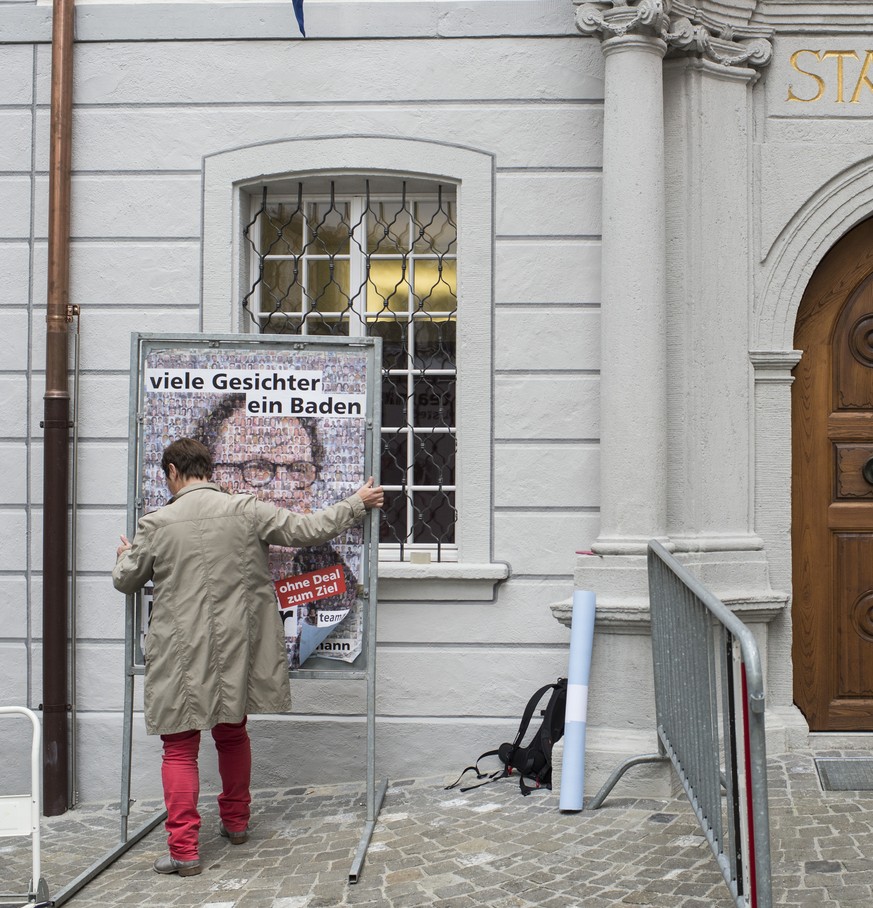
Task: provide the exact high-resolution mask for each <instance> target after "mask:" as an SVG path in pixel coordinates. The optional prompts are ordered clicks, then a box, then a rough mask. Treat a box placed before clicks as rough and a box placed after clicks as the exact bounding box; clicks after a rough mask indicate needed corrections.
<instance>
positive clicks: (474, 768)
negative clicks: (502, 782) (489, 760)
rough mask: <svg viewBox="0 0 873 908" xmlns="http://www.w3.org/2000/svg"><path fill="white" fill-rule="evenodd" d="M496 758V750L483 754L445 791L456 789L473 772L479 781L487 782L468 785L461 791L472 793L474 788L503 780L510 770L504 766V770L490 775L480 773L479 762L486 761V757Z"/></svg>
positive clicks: (498, 770) (447, 786) (497, 770)
mask: <svg viewBox="0 0 873 908" xmlns="http://www.w3.org/2000/svg"><path fill="white" fill-rule="evenodd" d="M496 756H497V751H496V750H486V751H485V753H484V754H482V755H481V756H480V757H479V758H478V759H477V760H476V762H475V763H474V764H473V765H472V766H468V767H467V768H466V769H465V770H464V771H463V772H462V773H461V774H460V775H459V776H458V778H457V779H455V781H454V782H452V784H451V785H446V787H445V788H444V789H443V791H451V790H452V789H453V788H456V787H457V786H458V783H459V782H460V781H461V779H463V778H464V776H465V775H466V774H467V773H468V772H470V771H471V770H472V771H473V772H475V773H476V778H477V779H485V781H484V782H480V783H479V784H478V785H468V786H466V787H465V788H462V789H460V790H461V791H471V790H472V789H474V788H481V787H482V786H483V785H487V784H488V783H489V782H493V781H495V779H502V778H503V777H504V776H508V775H509V772H510V770H509V769H508V768H507V767H506V766H504V767H503V769H496V770H495V771H494V772H490V773H488V772H480V771H479V761H480V760H484V759H485V757H496Z"/></svg>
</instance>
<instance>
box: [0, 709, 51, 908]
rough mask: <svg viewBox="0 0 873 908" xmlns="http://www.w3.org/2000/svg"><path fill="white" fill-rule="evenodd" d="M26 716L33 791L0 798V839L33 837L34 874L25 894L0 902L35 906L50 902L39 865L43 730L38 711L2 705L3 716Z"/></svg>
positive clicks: (0, 898) (9, 894)
mask: <svg viewBox="0 0 873 908" xmlns="http://www.w3.org/2000/svg"><path fill="white" fill-rule="evenodd" d="M13 715H18V716H24V717H25V718H27V719H29V720H30V724H31V739H30V740H31V747H30V791H29V792H28V793H27V794H23V795H3V796H2V797H0V837H5V836H30V838H31V842H32V849H33V852H32V857H33V873H32V875H31V879H30V885H29V887H28V890H27V892H26V893H13V892H2V893H0V902H3V904H9V902H11V901H13V900H14V901H16V902H18V903H21V900H22V899H23V900H25V903H26V904H27V905H34V908H36V905H35V903H36V902H37V901H40V902H41V903H42V904H54V903H53V902H48V885H47V884H46V881H45V879H44V878H43V876H42V873H41V866H40V855H41V852H40V827H39V823H40V812H41V811H40V801H41V791H42V728H41V727H40V724H39V718H38V716H37V715H36V713H35V712H33V711H32V710H30V709H27V707H25V706H0V716H13Z"/></svg>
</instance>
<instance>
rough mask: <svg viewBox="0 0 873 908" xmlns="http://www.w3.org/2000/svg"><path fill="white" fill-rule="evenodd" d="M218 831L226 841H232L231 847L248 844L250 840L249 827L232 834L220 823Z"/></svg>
mask: <svg viewBox="0 0 873 908" xmlns="http://www.w3.org/2000/svg"><path fill="white" fill-rule="evenodd" d="M218 831H219V833H220V834H221V835H222V836H223V837H224V838H225V839H230V844H231V845H242V844H243V842H248V840H249V830H248V827H246V828H245V829H240V831H239V832H231V831H230V830H229V829H225V827H224V823H219V825H218Z"/></svg>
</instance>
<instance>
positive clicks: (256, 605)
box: [112, 482, 365, 735]
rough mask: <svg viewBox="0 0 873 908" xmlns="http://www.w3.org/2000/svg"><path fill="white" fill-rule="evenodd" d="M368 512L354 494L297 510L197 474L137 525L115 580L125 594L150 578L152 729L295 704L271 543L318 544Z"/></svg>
mask: <svg viewBox="0 0 873 908" xmlns="http://www.w3.org/2000/svg"><path fill="white" fill-rule="evenodd" d="M364 513H365V508H364V503H363V502H362V501H361V499H360V497H359V496H358V495H352V496H351V497H350V498H347V499H345V500H344V501H340V502H338V503H337V504H334V505H331V506H330V507H328V508H324V510H321V511H317V512H316V513H314V514H306V515H303V514H295V513H293V512H292V511H288V510H285V509H283V508H276V507H274V506H273V505H271V504H267V503H266V502H263V501H260V500H258V499H257V498H254V497H253V496H251V495H230V494H228V493H226V492H224V491H222V490H221V489H220V488H219V487H218V486H217V485H214V484H213V483H211V482H198V483H194V484H192V485H188V486H186V487H185V488H183V489H182V490H181V491H179V492H178V493H177V494H176V496H175V497H174V498H172V499H171V501H170V502H169V504H167V505H166V506H165V507H163V508H160V509H159V510H157V511H154V512H153V513H151V514H146V515H145V516H144V517H143V518H142V519H141V520H140V521H139V524H138V525H137V531H136V536H135V538H134V540H133V545H132V547H131V548H130V549H129V550H128V551H126V552H124V553H122V555H121V556H120V557H119V559H118V561H117V562H116V565H115V569H114V570H113V571H112V580H113V582H114V584H115V588H116V589H118V590H121V592H123V593H133V592H135V591H136V590H138V589H139V588H140V587H142V586H143V585H144V584H145V583H147V582H148V581H149V580H153V581H154V587H155V598H154V605H153V608H152V616H151V623H150V625H149V632H148V635H147V638H146V653H145V660H146V668H145V721H146V730H147V731H148V733H149V734H150V735H156V734H173V733H175V732H180V731H188V730H191V729H207V728H212V727H213V726H215V725H218V724H219V723H221V722H241V721H242V719H243V716H245V715H249V714H252V713H278V712H287V711H288V710H289V709H290V708H291V693H290V688H289V683H288V662H287V657H286V655H285V641H284V637H283V630H282V622H281V619H280V617H279V610H278V608H277V604H276V594H275V592H274V588H273V581H272V579H271V577H270V571H269V568H268V565H267V553H268V550H269V546H270V544H273V545H284V546H294V547H298V546H309V545H318V544H320V543H322V542H326V541H327V540H329V539H332V538H333V537H334V536H336V535H337V534H339V533H341V532H342V531H343V530H345V529H347V528H348V527H350V526H351V525H352V524H354V523H356V522H358V521H359V520H360V519H361V518H362V517H363V515H364Z"/></svg>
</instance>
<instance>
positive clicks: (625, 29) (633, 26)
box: [576, 0, 669, 39]
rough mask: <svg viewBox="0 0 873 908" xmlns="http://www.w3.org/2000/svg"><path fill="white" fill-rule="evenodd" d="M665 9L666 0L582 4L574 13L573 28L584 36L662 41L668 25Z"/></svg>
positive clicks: (617, 0) (612, 0)
mask: <svg viewBox="0 0 873 908" xmlns="http://www.w3.org/2000/svg"><path fill="white" fill-rule="evenodd" d="M668 6H669V0H606V2H605V3H603V2H601V3H583V4H582V6H580V7H579V9H578V10H577V11H576V28H577V29H578V30H579V31H580V32H582V34H583V35H598V36H600V37H601V38H604V39H606V38H623V37H625V36H626V35H648V36H651V37H655V38H663V37H664V36H665V35H666V34H667V30H668V25H669V17H668V15H667V9H666V7H668Z"/></svg>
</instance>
